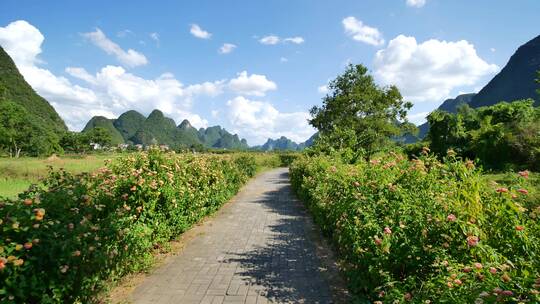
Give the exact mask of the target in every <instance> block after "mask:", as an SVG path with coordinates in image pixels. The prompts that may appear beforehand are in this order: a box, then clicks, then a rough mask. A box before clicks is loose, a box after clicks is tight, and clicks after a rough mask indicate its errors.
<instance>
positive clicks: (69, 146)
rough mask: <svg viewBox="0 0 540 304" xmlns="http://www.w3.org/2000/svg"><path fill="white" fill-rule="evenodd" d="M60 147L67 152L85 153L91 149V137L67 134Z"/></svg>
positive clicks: (80, 134) (81, 134) (82, 134)
mask: <svg viewBox="0 0 540 304" xmlns="http://www.w3.org/2000/svg"><path fill="white" fill-rule="evenodd" d="M60 145H61V146H62V148H63V149H64V151H67V152H73V153H85V152H86V151H88V149H90V136H89V135H88V134H87V133H83V132H81V133H79V132H66V133H65V134H64V136H62V138H61V139H60Z"/></svg>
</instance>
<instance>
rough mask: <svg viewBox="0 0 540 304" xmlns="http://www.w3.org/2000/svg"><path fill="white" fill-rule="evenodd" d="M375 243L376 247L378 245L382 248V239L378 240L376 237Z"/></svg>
mask: <svg viewBox="0 0 540 304" xmlns="http://www.w3.org/2000/svg"><path fill="white" fill-rule="evenodd" d="M374 242H375V245H377V246H380V245H381V244H382V241H381V239H380V238H378V237H375V241H374Z"/></svg>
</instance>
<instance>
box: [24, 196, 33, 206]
mask: <svg viewBox="0 0 540 304" xmlns="http://www.w3.org/2000/svg"><path fill="white" fill-rule="evenodd" d="M32 203H33V201H32V199H29V198H27V199H25V200H24V204H25V205H26V206H30V205H32Z"/></svg>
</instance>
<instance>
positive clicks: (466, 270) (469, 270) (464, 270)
mask: <svg viewBox="0 0 540 304" xmlns="http://www.w3.org/2000/svg"><path fill="white" fill-rule="evenodd" d="M471 271H472V268H471V267H469V266H465V267H464V268H463V272H465V273H469V272H471Z"/></svg>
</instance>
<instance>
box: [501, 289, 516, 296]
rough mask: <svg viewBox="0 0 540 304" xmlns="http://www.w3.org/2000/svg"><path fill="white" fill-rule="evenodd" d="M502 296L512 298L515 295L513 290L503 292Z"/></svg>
mask: <svg viewBox="0 0 540 304" xmlns="http://www.w3.org/2000/svg"><path fill="white" fill-rule="evenodd" d="M501 294H503V295H505V296H512V295H513V294H514V293H513V292H512V291H511V290H505V291H503V292H501Z"/></svg>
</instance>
